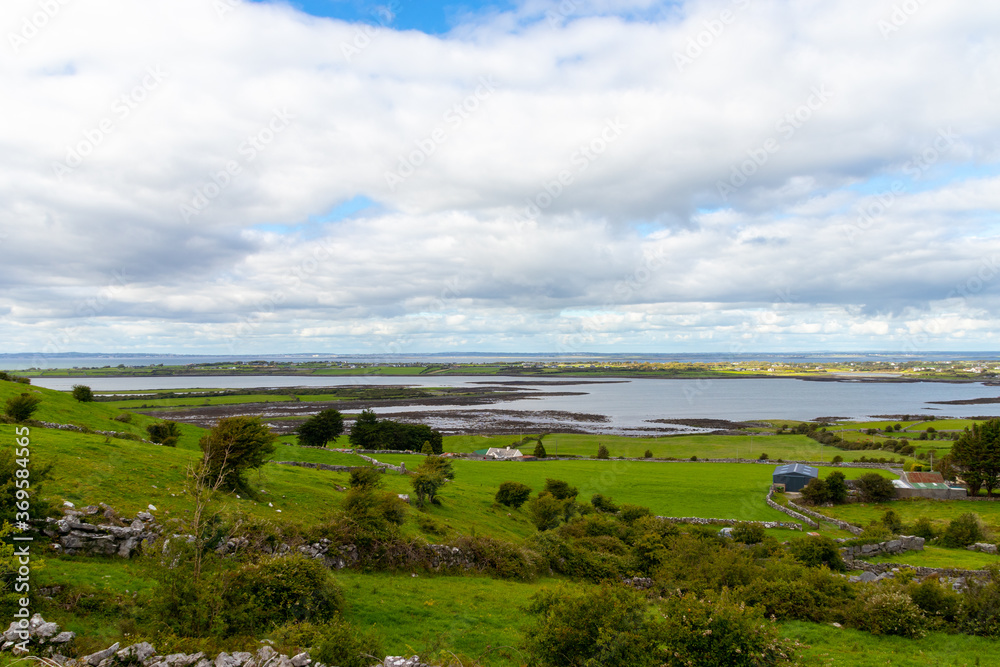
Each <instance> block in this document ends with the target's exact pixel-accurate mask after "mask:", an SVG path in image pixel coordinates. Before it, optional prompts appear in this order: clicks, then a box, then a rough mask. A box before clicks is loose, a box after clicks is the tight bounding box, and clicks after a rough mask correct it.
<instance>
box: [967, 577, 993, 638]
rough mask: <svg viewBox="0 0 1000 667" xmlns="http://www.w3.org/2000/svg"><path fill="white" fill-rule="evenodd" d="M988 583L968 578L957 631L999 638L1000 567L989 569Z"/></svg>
mask: <svg viewBox="0 0 1000 667" xmlns="http://www.w3.org/2000/svg"><path fill="white" fill-rule="evenodd" d="M988 569H989V571H990V581H989V582H988V583H983V582H981V581H979V580H978V579H973V578H970V579H969V580H968V582H967V585H966V589H965V592H964V593H963V595H962V607H961V611H960V613H959V618H958V627H959V629H960V630H961V631H962V632H964V633H966V634H970V635H977V636H979V637H1000V567H998V566H996V565H992V566H990V567H989V568H988Z"/></svg>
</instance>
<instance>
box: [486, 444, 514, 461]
mask: <svg viewBox="0 0 1000 667" xmlns="http://www.w3.org/2000/svg"><path fill="white" fill-rule="evenodd" d="M522 456H524V454H522V453H521V450H519V449H511V448H510V447H504V448H503V449H500V448H499V447H490V448H489V449H488V450H486V455H485V456H484V457H483V458H485V459H487V460H494V461H506V460H508V459H519V458H521V457H522Z"/></svg>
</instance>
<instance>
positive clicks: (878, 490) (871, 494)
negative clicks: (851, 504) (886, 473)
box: [857, 472, 896, 503]
mask: <svg viewBox="0 0 1000 667" xmlns="http://www.w3.org/2000/svg"><path fill="white" fill-rule="evenodd" d="M857 483H858V492H859V493H860V495H861V502H863V503H884V502H886V501H887V500H892V499H893V498H895V497H896V487H894V486H893V485H892V482H891V481H889V480H888V479H886V478H885V477H883V476H882V475H879V474H878V473H874V472H870V473H867V474H864V475H862V476H861V477H859V478H858V482H857Z"/></svg>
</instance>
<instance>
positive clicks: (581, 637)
mask: <svg viewBox="0 0 1000 667" xmlns="http://www.w3.org/2000/svg"><path fill="white" fill-rule="evenodd" d="M528 611H529V613H532V614H534V615H535V616H536V617H537V620H536V622H535V623H533V624H531V625H529V626H528V627H527V628H526V629H525V640H524V644H525V649H526V650H527V652H528V653H529V655H530V656H531V658H532V659H531V660H530V661H529V664H532V665H539V666H540V667H584V666H586V667H604V666H607V667H619V666H620V665H630V666H631V667H647V666H648V667H653V666H654V665H659V664H661V663H662V655H661V654H660V652H659V651H658V650H657V648H658V645H659V642H660V639H661V637H662V634H663V633H662V622H661V621H660V620H658V619H657V618H656V617H655V616H653V615H651V614H650V613H649V611H648V603H647V601H646V598H645V597H644V596H643V595H642V594H641V593H638V592H636V591H633V590H631V589H628V588H625V587H623V586H610V585H604V586H601V587H600V588H594V589H592V590H589V591H586V592H583V593H580V592H576V591H573V592H569V591H566V590H565V589H563V590H559V591H551V590H544V589H543V590H542V591H541V592H539V593H537V594H535V596H534V597H533V598H532V602H531V605H530V606H529V607H528Z"/></svg>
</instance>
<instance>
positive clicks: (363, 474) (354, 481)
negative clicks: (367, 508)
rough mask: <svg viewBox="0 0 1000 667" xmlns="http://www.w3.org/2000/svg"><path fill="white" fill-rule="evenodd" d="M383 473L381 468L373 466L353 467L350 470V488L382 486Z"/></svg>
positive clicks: (375, 487)
mask: <svg viewBox="0 0 1000 667" xmlns="http://www.w3.org/2000/svg"><path fill="white" fill-rule="evenodd" d="M383 475H384V473H383V472H382V469H381V468H376V467H375V466H368V467H365V468H355V469H354V470H352V471H351V482H350V484H351V488H352V489H377V488H379V487H380V486H382V478H383Z"/></svg>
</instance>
